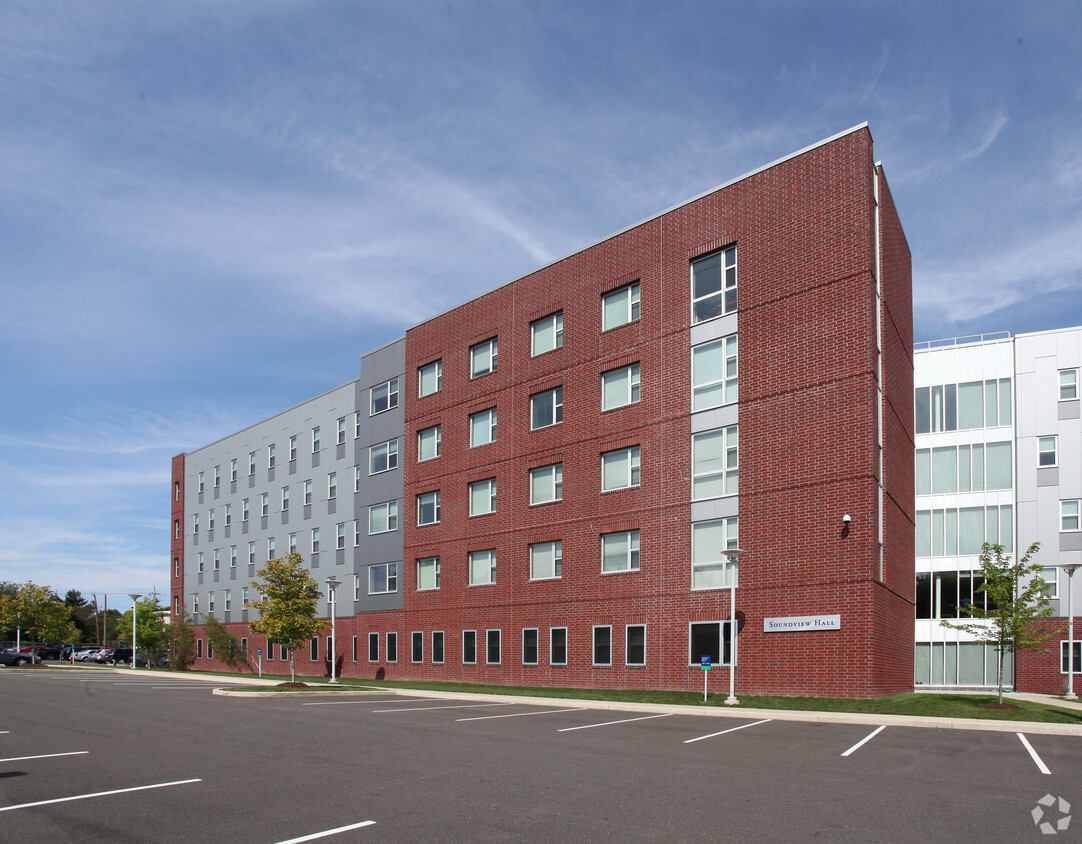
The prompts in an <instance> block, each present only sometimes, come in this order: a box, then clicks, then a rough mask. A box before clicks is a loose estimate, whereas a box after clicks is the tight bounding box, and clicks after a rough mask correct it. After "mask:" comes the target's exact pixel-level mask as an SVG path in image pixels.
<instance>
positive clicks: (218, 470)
mask: <svg viewBox="0 0 1082 844" xmlns="http://www.w3.org/2000/svg"><path fill="white" fill-rule="evenodd" d="M221 485H222V467H221V466H215V467H214V488H215V489H218V488H219V487H221Z"/></svg>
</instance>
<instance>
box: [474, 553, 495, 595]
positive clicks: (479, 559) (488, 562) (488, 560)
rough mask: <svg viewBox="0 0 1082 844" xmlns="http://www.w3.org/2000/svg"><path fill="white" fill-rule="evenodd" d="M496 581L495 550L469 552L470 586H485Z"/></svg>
mask: <svg viewBox="0 0 1082 844" xmlns="http://www.w3.org/2000/svg"><path fill="white" fill-rule="evenodd" d="M495 582H496V551H495V550H494V549H489V550H487V551H471V552H470V586H487V585H489V584H492V583H495Z"/></svg>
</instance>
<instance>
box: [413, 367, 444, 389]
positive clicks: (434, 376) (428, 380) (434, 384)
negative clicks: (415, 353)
mask: <svg viewBox="0 0 1082 844" xmlns="http://www.w3.org/2000/svg"><path fill="white" fill-rule="evenodd" d="M442 383H443V361H439V360H437V361H433V362H432V363H430V364H427V365H426V366H422V367H421V368H420V369H418V370H417V394H418V396H420V397H421V398H424V397H425V396H430V395H432V394H433V393H438V392H439V391H440V387H441V386H442Z"/></svg>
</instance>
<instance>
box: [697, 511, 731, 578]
mask: <svg viewBox="0 0 1082 844" xmlns="http://www.w3.org/2000/svg"><path fill="white" fill-rule="evenodd" d="M737 531H738V522H737V518H736V517H735V516H733V517H732V518H728V519H713V520H711V521H709V522H696V523H695V524H693V525H692V526H691V588H692V589H721V588H724V587H727V586H734V585H735V583H734V579H735V578H734V575H735V568H736V566H735V565H734V564H732V563H730V562H729V560H728V558H727V557H726V556H725V554H724V553H723V552H724V551H726V550H730V549H733V548H737V547H738V546H737Z"/></svg>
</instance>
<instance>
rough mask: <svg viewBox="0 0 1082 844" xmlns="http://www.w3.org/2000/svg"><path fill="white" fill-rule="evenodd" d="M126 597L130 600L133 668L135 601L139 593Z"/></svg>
mask: <svg viewBox="0 0 1082 844" xmlns="http://www.w3.org/2000/svg"><path fill="white" fill-rule="evenodd" d="M128 597H129V598H131V667H132V668H135V615H136V609H137V607H136V601H138V600H139V598H140V597H141V595H140V593H139V592H129V593H128Z"/></svg>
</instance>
